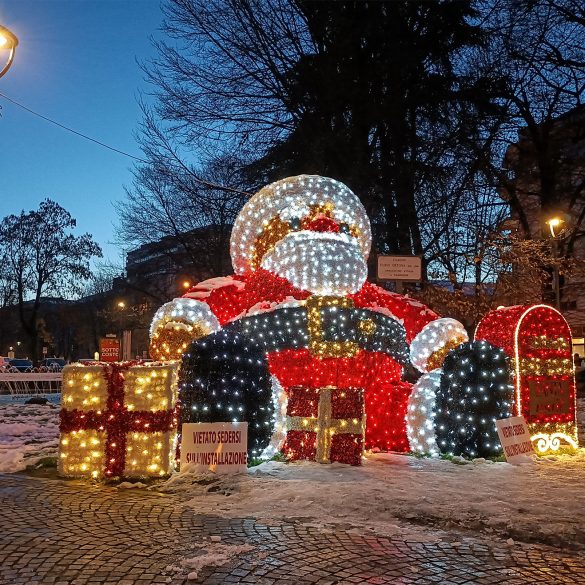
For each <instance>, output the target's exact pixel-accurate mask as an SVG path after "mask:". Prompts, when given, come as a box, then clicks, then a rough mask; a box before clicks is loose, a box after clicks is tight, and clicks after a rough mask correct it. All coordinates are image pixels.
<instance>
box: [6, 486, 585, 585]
mask: <svg viewBox="0 0 585 585" xmlns="http://www.w3.org/2000/svg"><path fill="white" fill-rule="evenodd" d="M274 524H275V525H270V526H267V525H265V524H262V523H260V522H259V521H256V520H254V519H246V518H235V519H225V518H218V517H214V516H200V515H199V516H197V515H194V514H193V512H192V511H189V510H188V509H185V508H181V506H180V505H179V499H178V497H177V496H173V495H168V494H159V493H156V492H152V491H144V490H124V491H123V490H118V489H115V488H112V487H103V486H97V485H87V484H81V483H76V482H65V481H60V480H55V479H43V478H33V477H27V476H24V475H0V583H2V584H25V583H47V584H59V585H78V584H79V585H82V584H98V583H111V584H113V583H116V584H118V585H147V584H149V583H171V584H174V585H179V584H184V583H205V584H208V585H211V584H220V583H257V584H275V585H286V584H290V585H295V584H309V583H318V584H321V585H324V584H333V583H338V584H341V583H344V584H349V583H393V584H401V585H402V584H404V585H406V584H409V583H420V584H431V583H439V584H463V583H468V584H471V583H473V584H479V585H480V584H487V583H500V582H502V581H505V582H506V584H511V585H515V584H530V585H533V584H537V583H547V584H549V583H550V584H552V583H571V584H576V583H585V556H582V555H580V554H578V553H570V552H567V551H564V552H563V551H561V550H559V549H555V548H549V547H541V546H534V545H532V546H528V545H517V544H516V545H514V546H507V545H506V543H505V542H504V543H500V542H499V541H494V542H492V541H487V540H485V539H482V538H471V537H469V538H468V537H466V536H463V535H455V538H451V539H443V540H441V541H437V540H436V539H435V540H434V541H429V542H424V539H420V538H419V539H418V541H416V539H411V540H402V539H399V538H397V537H396V536H393V537H388V538H381V537H375V536H369V535H368V536H366V535H361V534H357V533H353V532H352V531H349V532H348V531H346V530H341V529H339V530H335V531H331V530H330V531H327V530H324V529H322V528H320V527H311V526H310V525H306V524H302V523H298V522H297V523H295V522H290V521H289V522H286V521H285V522H282V523H274ZM417 530H420V532H421V534H423V535H424V534H425V529H423V528H420V529H417ZM415 532H416V531H415ZM428 533H429V534H431V532H430V531H428ZM213 535H217V536H221V543H220V544H215V543H211V541H210V539H209V538H210V537H211V536H213ZM421 540H423V541H422V542H421ZM449 540H451V541H454V540H458V541H459V542H449ZM201 543H205V546H206V548H207V552H210V551H212V550H213V547H219V548H221V547H222V546H225V547H228V548H229V547H230V546H234V545H243V544H247V545H248V546H249V547H250V548H249V550H248V551H245V552H241V553H240V554H239V555H237V556H234V557H233V558H232V559H231V560H230V561H229V562H228V563H227V564H225V565H223V566H217V567H211V566H207V567H204V568H202V569H200V570H199V574H198V578H197V579H196V580H193V581H188V580H187V573H188V570H185V569H182V568H181V564H180V559H181V558H192V557H194V556H195V555H196V554H197V551H199V553H200V554H201V552H205V550H206V549H205V548H204V549H198V548H196V547H197V545H198V544H199V545H201Z"/></svg>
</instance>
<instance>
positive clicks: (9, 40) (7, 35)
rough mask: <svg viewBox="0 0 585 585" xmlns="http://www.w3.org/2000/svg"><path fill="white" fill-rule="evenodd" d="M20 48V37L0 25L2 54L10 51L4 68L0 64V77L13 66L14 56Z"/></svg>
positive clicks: (0, 51)
mask: <svg viewBox="0 0 585 585" xmlns="http://www.w3.org/2000/svg"><path fill="white" fill-rule="evenodd" d="M17 46H18V37H17V36H16V35H15V34H14V33H13V32H12V31H10V30H8V29H7V28H6V27H5V26H2V25H1V24H0V54H1V53H3V52H4V51H8V58H7V60H6V64H5V65H4V66H2V65H1V64H0V67H2V69H0V77H2V76H3V75H4V74H5V73H6V72H7V71H8V70H9V69H10V66H11V65H12V61H14V54H15V53H16V47H17Z"/></svg>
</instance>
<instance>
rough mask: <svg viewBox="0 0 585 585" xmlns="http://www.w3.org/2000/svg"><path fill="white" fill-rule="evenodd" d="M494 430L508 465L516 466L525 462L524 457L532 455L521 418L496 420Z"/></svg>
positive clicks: (527, 434) (526, 430)
mask: <svg viewBox="0 0 585 585" xmlns="http://www.w3.org/2000/svg"><path fill="white" fill-rule="evenodd" d="M496 429H497V430H498V436H499V437H500V443H502V447H503V449H504V455H505V456H506V461H507V462H508V463H512V464H514V465H517V464H519V463H522V462H523V461H526V455H531V454H532V453H534V447H533V446H532V441H531V440H530V433H529V431H528V426H527V425H526V421H525V420H524V417H523V416H511V417H510V418H503V419H500V420H497V421H496Z"/></svg>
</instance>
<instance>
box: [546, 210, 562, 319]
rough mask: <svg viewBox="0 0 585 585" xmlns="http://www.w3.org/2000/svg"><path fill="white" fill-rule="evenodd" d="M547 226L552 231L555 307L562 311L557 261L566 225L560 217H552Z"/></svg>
mask: <svg viewBox="0 0 585 585" xmlns="http://www.w3.org/2000/svg"><path fill="white" fill-rule="evenodd" d="M545 223H546V225H547V226H548V227H549V229H550V235H551V238H552V253H553V260H554V264H553V288H554V292H555V307H556V308H557V310H559V311H560V310H561V286H560V278H559V266H558V264H557V259H558V257H559V249H558V238H559V236H560V234H561V231H562V229H563V227H562V226H563V224H564V223H565V220H564V219H561V218H560V217H551V218H550V219H548V220H547V221H546V222H545Z"/></svg>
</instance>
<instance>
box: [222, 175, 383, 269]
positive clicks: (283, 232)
mask: <svg viewBox="0 0 585 585" xmlns="http://www.w3.org/2000/svg"><path fill="white" fill-rule="evenodd" d="M301 230H310V231H316V232H333V233H342V234H347V236H348V237H349V238H355V241H356V243H357V245H358V246H359V248H360V250H361V253H362V255H363V257H364V259H367V257H368V254H369V252H370V246H371V243H372V234H371V230H370V222H369V220H368V216H367V214H366V210H365V209H364V206H363V205H362V203H361V201H360V200H359V199H358V198H357V196H356V195H355V194H354V193H353V192H352V191H351V190H350V189H349V188H348V187H347V186H346V185H344V184H343V183H340V182H339V181H336V180H334V179H329V178H327V177H320V176H318V175H298V176H296V177H289V178H287V179H282V180H281V181H277V182H276V183H272V184H270V185H267V186H266V187H264V188H263V189H261V190H260V191H258V193H256V195H254V196H253V197H252V198H251V199H249V200H248V202H247V203H246V204H245V205H244V207H243V208H242V210H241V211H240V213H239V215H238V217H237V218H236V221H235V223H234V228H233V230H232V236H231V241H230V251H231V257H232V265H233V267H234V271H235V272H236V273H237V274H244V273H245V272H249V271H253V270H256V268H257V267H258V266H259V265H260V262H261V261H262V258H263V257H264V254H266V252H268V251H269V250H271V249H272V248H273V247H274V246H275V245H276V243H277V242H278V241H280V240H281V239H282V238H284V237H285V236H287V235H288V234H289V233H293V232H298V231H301Z"/></svg>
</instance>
